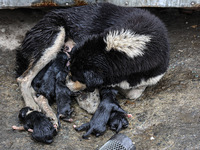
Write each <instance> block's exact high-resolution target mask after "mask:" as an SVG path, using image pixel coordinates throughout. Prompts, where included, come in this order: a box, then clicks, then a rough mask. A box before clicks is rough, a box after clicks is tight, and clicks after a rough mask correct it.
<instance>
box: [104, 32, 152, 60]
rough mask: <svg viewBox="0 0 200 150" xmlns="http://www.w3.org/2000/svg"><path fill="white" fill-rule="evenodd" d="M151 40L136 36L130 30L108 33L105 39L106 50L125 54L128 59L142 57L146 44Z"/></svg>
mask: <svg viewBox="0 0 200 150" xmlns="http://www.w3.org/2000/svg"><path fill="white" fill-rule="evenodd" d="M150 40H151V37H150V36H149V35H140V34H136V33H134V32H132V31H130V30H124V29H122V30H121V31H110V32H109V33H108V35H107V36H106V37H105V39H104V42H105V43H106V44H107V47H106V50H107V51H110V50H111V49H114V50H118V51H121V52H124V53H126V54H127V55H128V56H129V57H131V58H134V57H136V56H142V55H143V54H144V49H145V48H146V43H147V42H149V41H150Z"/></svg>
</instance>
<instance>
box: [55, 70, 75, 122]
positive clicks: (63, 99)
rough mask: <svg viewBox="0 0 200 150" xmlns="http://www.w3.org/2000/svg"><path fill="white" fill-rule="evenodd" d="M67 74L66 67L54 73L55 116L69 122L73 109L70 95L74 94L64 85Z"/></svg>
mask: <svg viewBox="0 0 200 150" xmlns="http://www.w3.org/2000/svg"><path fill="white" fill-rule="evenodd" d="M67 75H68V71H67V69H65V70H62V71H60V72H59V73H58V74H57V75H56V84H55V94H56V103H57V116H58V117H59V118H62V119H63V120H65V121H69V122H71V121H72V119H71V118H70V115H71V113H72V112H73V109H71V96H74V93H73V92H71V91H70V90H69V88H68V87H67V86H66V85H65V81H66V76H67Z"/></svg>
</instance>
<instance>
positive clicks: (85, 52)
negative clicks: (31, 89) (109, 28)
mask: <svg viewBox="0 0 200 150" xmlns="http://www.w3.org/2000/svg"><path fill="white" fill-rule="evenodd" d="M104 49H105V44H104V43H103V41H98V39H93V38H92V39H89V40H88V41H86V42H84V44H82V45H77V46H75V47H74V48H73V50H72V51H73V52H72V58H71V62H70V63H71V67H70V72H71V80H72V81H71V83H70V84H71V85H73V86H70V87H71V88H70V87H69V88H70V90H72V91H78V90H83V89H84V88H87V90H88V91H90V92H92V91H94V89H95V88H98V87H101V86H102V85H103V84H104V76H105V74H106V73H107V66H108V65H107V64H106V58H105V55H104V51H103V50H104ZM72 82H73V84H72ZM80 86H81V88H80ZM78 88H79V89H78ZM76 89H77V90H76Z"/></svg>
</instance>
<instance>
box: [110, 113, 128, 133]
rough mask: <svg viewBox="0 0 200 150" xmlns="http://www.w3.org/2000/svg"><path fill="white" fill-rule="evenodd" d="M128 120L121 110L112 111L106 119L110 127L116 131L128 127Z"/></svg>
mask: <svg viewBox="0 0 200 150" xmlns="http://www.w3.org/2000/svg"><path fill="white" fill-rule="evenodd" d="M128 124H129V123H128V120H127V119H126V115H125V114H124V113H121V112H112V113H111V115H110V119H109V121H108V125H109V126H110V129H111V130H113V131H116V132H117V133H118V132H119V131H120V130H121V129H123V128H127V127H128Z"/></svg>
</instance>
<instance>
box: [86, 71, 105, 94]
mask: <svg viewBox="0 0 200 150" xmlns="http://www.w3.org/2000/svg"><path fill="white" fill-rule="evenodd" d="M83 75H84V78H85V84H86V86H87V90H88V91H89V92H93V91H94V90H95V88H98V87H99V86H100V85H102V84H103V78H102V77H101V76H100V75H99V74H97V73H95V72H94V71H85V72H84V73H83Z"/></svg>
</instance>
